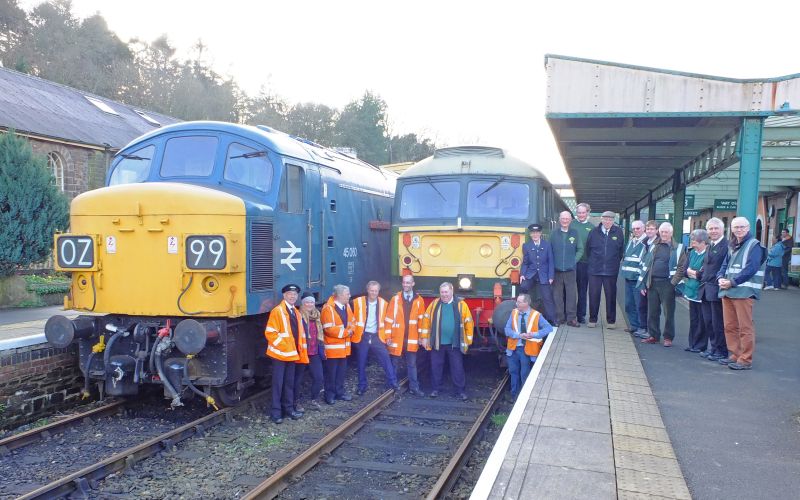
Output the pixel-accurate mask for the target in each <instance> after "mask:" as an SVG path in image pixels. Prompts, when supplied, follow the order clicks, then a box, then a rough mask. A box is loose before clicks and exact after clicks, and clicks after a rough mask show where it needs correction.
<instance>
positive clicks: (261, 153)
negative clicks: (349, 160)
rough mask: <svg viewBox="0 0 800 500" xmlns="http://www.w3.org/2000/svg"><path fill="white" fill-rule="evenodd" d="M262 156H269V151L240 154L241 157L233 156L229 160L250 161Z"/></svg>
mask: <svg viewBox="0 0 800 500" xmlns="http://www.w3.org/2000/svg"><path fill="white" fill-rule="evenodd" d="M260 156H267V151H266V150H261V151H251V152H249V153H243V154H240V155H236V156H231V157H230V158H228V159H229V160H233V159H235V158H245V159H248V158H258V157H260Z"/></svg>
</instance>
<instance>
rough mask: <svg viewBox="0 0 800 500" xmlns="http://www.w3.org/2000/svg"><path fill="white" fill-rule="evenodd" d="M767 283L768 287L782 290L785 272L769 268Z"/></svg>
mask: <svg viewBox="0 0 800 500" xmlns="http://www.w3.org/2000/svg"><path fill="white" fill-rule="evenodd" d="M765 281H766V284H767V286H774V287H775V288H780V287H781V286H782V284H783V270H782V269H781V268H780V267H772V266H767V276H766V279H765ZM787 284H788V281H787Z"/></svg>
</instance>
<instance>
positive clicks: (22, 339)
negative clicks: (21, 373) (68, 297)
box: [0, 306, 79, 351]
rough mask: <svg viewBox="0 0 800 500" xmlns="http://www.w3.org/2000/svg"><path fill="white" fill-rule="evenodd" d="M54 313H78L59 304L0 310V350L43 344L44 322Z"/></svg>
mask: <svg viewBox="0 0 800 500" xmlns="http://www.w3.org/2000/svg"><path fill="white" fill-rule="evenodd" d="M56 314H62V315H64V316H66V317H68V318H74V317H76V316H78V314H79V313H78V312H77V311H64V308H63V307H61V306H51V307H37V308H22V309H4V310H0V351H5V350H9V349H17V348H20V347H28V346H32V345H37V344H44V343H45V342H47V340H46V339H45V336H44V324H45V323H47V320H48V319H49V318H50V317H51V316H54V315H56Z"/></svg>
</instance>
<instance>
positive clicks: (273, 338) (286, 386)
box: [264, 285, 308, 424]
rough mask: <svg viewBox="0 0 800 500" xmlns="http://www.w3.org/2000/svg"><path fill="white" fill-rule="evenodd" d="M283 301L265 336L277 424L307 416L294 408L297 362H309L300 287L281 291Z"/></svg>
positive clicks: (270, 315) (288, 286) (269, 321)
mask: <svg viewBox="0 0 800 500" xmlns="http://www.w3.org/2000/svg"><path fill="white" fill-rule="evenodd" d="M281 292H283V300H282V301H281V303H280V304H278V305H277V306H276V307H275V308H273V309H272V311H271V312H270V313H269V320H267V327H266V329H265V330H264V336H265V337H266V338H267V356H268V357H270V358H272V406H271V409H270V418H271V419H272V421H273V422H275V423H276V424H280V423H281V422H283V417H284V416H287V417H291V418H292V419H293V420H297V419H298V418H300V417H302V416H303V412H300V411H297V409H296V408H295V407H294V368H295V363H306V364H307V363H308V353H307V351H306V349H307V348H306V336H305V332H304V331H303V322H302V321H300V311H299V310H298V309H297V307H295V305H294V304H295V302H297V297H298V293H299V292H300V287H299V286H297V285H286V286H285V287H283V288H282V289H281Z"/></svg>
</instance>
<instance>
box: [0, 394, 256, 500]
mask: <svg viewBox="0 0 800 500" xmlns="http://www.w3.org/2000/svg"><path fill="white" fill-rule="evenodd" d="M268 392H269V391H263V392H260V393H257V394H255V395H253V396H251V397H250V398H248V399H246V400H244V401H243V402H242V404H241V405H239V406H236V407H230V408H224V409H222V410H219V411H215V412H214V413H211V414H209V415H205V416H203V417H200V418H198V419H195V420H193V421H191V422H189V423H187V424H184V425H180V426H179V427H176V428H175V429H172V430H170V431H168V432H165V433H163V434H160V435H158V436H155V437H153V438H151V439H148V440H146V441H145V442H143V443H140V444H138V445H135V446H132V447H129V448H126V449H124V450H123V451H120V452H118V453H115V454H114V455H112V456H110V457H108V458H105V459H103V460H100V461H98V462H96V463H94V464H92V465H89V466H87V467H84V468H82V469H80V470H78V471H76V472H73V473H70V474H67V475H64V476H63V477H61V478H59V479H58V480H56V481H53V482H50V483H49V484H46V485H44V486H41V487H39V488H36V489H35V490H33V491H30V492H27V493H25V494H24V495H22V496H20V497H19V500H30V499H52V498H62V497H64V496H67V495H75V496H83V497H84V498H88V497H89V496H91V490H92V489H94V488H95V487H96V486H97V484H98V482H99V481H100V480H102V479H103V478H105V477H106V476H108V475H110V474H113V473H115V472H118V471H122V470H124V469H126V468H130V467H132V466H133V465H134V464H136V463H137V462H139V461H141V460H144V459H146V458H148V457H151V456H153V455H155V454H157V453H159V452H161V451H165V450H171V449H172V448H173V447H174V446H175V445H176V444H177V443H180V442H181V441H184V440H186V439H190V438H192V437H195V436H202V435H204V433H205V432H206V431H207V430H208V429H209V428H211V427H213V426H215V425H218V424H220V423H222V422H225V421H227V420H229V419H230V418H231V416H232V415H233V413H234V412H236V411H239V410H241V409H243V408H247V406H248V405H249V404H253V403H254V402H255V401H256V400H258V399H261V398H263V397H264V396H265V395H266V394H267V393H268ZM118 409H119V407H117V410H118ZM97 410H100V409H97ZM93 411H95V410H93ZM108 411H111V410H110V409H109V410H108ZM89 413H91V412H89ZM106 414H108V413H106ZM96 416H97V414H93V415H91V416H90V417H87V416H86V415H85V414H81V415H76V416H75V418H74V419H72V420H71V421H72V423H73V425H74V423H75V422H77V421H81V420H84V419H85V418H91V417H96ZM56 424H61V426H62V427H61V428H64V425H68V424H64V423H63V422H57V423H56ZM56 424H53V425H56ZM36 431H39V432H38V436H39V437H34V433H31V434H30V436H26V435H27V434H29V433H24V434H20V435H19V436H12V437H11V438H16V439H17V441H16V443H20V442H24V441H25V440H28V443H30V442H32V440H38V439H40V438H41V437H43V436H44V435H43V434H42V432H41V431H42V429H36ZM45 432H50V433H52V432H53V430H52V429H51V430H50V431H47V430H46V429H45ZM11 438H8V439H11ZM4 441H5V440H4ZM11 443H13V442H11ZM11 446H14V444H11ZM20 446H22V445H20ZM18 447H19V446H18Z"/></svg>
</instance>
